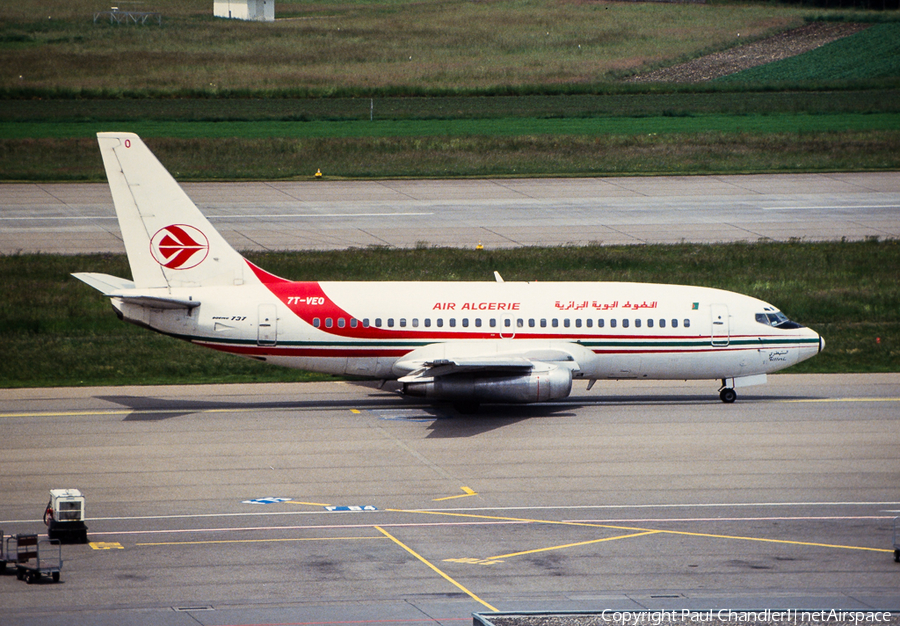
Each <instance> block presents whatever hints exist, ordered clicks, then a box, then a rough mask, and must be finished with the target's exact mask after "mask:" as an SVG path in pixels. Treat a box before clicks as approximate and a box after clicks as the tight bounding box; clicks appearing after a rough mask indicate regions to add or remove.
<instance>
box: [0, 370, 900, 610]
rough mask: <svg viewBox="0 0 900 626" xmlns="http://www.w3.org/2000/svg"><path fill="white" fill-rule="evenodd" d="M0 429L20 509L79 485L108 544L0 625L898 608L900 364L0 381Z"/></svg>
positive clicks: (17, 604)
mask: <svg viewBox="0 0 900 626" xmlns="http://www.w3.org/2000/svg"><path fill="white" fill-rule="evenodd" d="M0 433H2V437H0V441H2V445H3V451H2V455H0V468H2V476H3V480H2V482H0V528H3V529H4V530H5V531H6V533H16V532H27V531H38V530H40V529H41V528H42V527H43V525H42V523H41V522H40V515H41V513H42V512H43V507H44V504H45V503H46V501H47V499H48V497H49V496H48V490H49V489H51V488H59V487H69V488H79V489H81V490H82V491H83V492H84V493H85V495H86V498H87V515H88V522H87V523H88V527H89V539H90V541H91V542H92V543H91V544H90V545H67V546H64V552H63V556H64V559H65V565H64V568H63V571H62V582H61V583H60V584H52V583H47V584H40V585H26V584H25V583H24V582H19V581H17V580H16V579H15V576H11V575H7V576H5V577H2V578H0V607H2V609H0V615H2V617H0V621H2V623H4V624H7V623H8V624H17V625H24V626H30V625H41V626H45V625H57V624H59V625H63V624H76V623H78V624H94V625H107V624H109V625H112V624H117V625H119V624H141V625H163V626H169V625H177V626H180V625H187V624H204V625H207V624H208V625H210V626H215V625H224V624H335V623H341V624H348V623H353V624H365V623H377V624H392V625H393V624H403V625H405V624H410V625H412V624H424V623H434V624H467V623H471V617H470V615H471V613H472V612H476V611H487V610H488V609H489V608H496V609H500V610H528V609H531V610H551V609H552V610H565V609H568V610H586V609H603V608H611V609H620V610H621V609H624V610H635V609H640V608H652V609H683V608H695V609H709V608H716V609H718V608H737V609H759V608H820V607H825V608H847V609H885V610H893V611H900V585H898V581H900V564H898V563H894V561H893V558H892V539H891V526H892V520H893V518H894V517H895V516H897V515H900V491H898V486H900V462H898V452H897V451H898V449H900V375H897V374H879V375H778V376H772V377H770V382H769V384H768V385H766V386H761V387H752V388H748V389H742V390H741V394H740V398H739V399H738V402H737V403H735V404H733V405H725V404H722V403H721V402H719V400H718V398H717V394H716V384H715V383H714V382H711V381H710V382H653V383H650V382H634V383H626V382H621V383H619V382H606V383H598V384H597V385H596V386H595V387H594V389H593V390H592V391H591V392H587V391H586V390H585V387H584V385H583V384H579V385H577V387H576V389H575V392H574V393H573V396H572V397H571V398H569V399H567V400H566V401H563V402H557V403H553V404H548V405H542V406H530V407H486V409H485V411H484V412H483V413H482V414H480V415H459V414H456V413H455V412H453V411H452V410H450V409H445V408H441V407H437V408H435V407H428V406H426V405H422V404H418V403H415V402H409V401H408V400H406V399H403V398H400V397H398V396H396V395H394V394H393V393H391V392H390V391H387V390H379V389H377V388H375V387H374V386H371V385H368V384H354V383H316V384H281V385H224V386H194V387H187V386H184V387H107V388H85V389H25V390H0ZM265 498H272V499H275V500H270V501H267V500H263V499H265ZM278 499H284V500H278ZM254 500H257V501H258V503H252V502H251V501H254ZM264 502H269V503H264ZM327 506H338V507H359V509H358V510H355V511H353V510H351V511H346V510H344V511H341V510H336V511H331V510H328V509H327V508H326V507H327Z"/></svg>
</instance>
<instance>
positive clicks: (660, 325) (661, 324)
mask: <svg viewBox="0 0 900 626" xmlns="http://www.w3.org/2000/svg"><path fill="white" fill-rule="evenodd" d="M659 327H660V328H665V327H666V320H659Z"/></svg>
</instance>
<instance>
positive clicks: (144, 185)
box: [97, 133, 257, 289]
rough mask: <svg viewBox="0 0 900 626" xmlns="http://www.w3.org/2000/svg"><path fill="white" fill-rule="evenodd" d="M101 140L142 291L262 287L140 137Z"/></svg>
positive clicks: (102, 137) (106, 136)
mask: <svg viewBox="0 0 900 626" xmlns="http://www.w3.org/2000/svg"><path fill="white" fill-rule="evenodd" d="M97 140H98V142H99V143H100V153H101V154H102V155H103V166H104V167H105V168H106V177H107V179H108V180H109V189H110V191H111V192H112V197H113V203H114V204H115V206H116V215H117V216H118V218H119V227H120V228H121V229H122V238H123V240H124V242H125V251H126V252H127V254H128V263H129V264H130V265H131V274H132V277H133V278H134V283H135V287H136V288H138V289H144V288H165V287H201V286H203V287H206V286H217V285H222V286H225V285H241V284H243V283H244V282H245V281H252V282H257V279H256V278H255V276H254V275H253V273H252V271H251V270H250V268H249V266H248V265H247V263H246V261H245V260H244V258H243V257H242V256H241V255H240V254H239V253H238V252H237V251H236V250H235V249H234V248H232V247H231V246H230V245H229V244H228V242H226V241H225V239H223V238H222V236H221V235H220V234H219V233H218V231H216V229H214V228H213V227H212V224H210V223H209V221H208V220H207V219H206V218H205V217H204V216H203V214H202V213H200V210H199V209H198V208H197V206H196V205H195V204H194V203H193V202H192V201H191V199H190V198H189V197H188V196H187V194H185V193H184V190H183V189H182V188H181V187H180V186H179V185H178V183H177V182H175V179H174V178H172V176H171V175H170V174H169V172H168V171H166V168H165V167H163V165H162V163H160V162H159V161H158V160H157V158H156V157H155V156H154V155H153V153H152V152H150V149H149V148H147V146H146V145H145V144H144V142H143V141H141V138H140V137H138V136H137V135H135V134H133V133H97Z"/></svg>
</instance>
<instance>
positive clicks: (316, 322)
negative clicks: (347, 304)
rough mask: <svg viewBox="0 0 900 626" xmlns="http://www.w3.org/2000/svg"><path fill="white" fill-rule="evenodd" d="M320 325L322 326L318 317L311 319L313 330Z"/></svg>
mask: <svg viewBox="0 0 900 626" xmlns="http://www.w3.org/2000/svg"><path fill="white" fill-rule="evenodd" d="M321 325H322V320H320V319H319V318H318V317H314V318H313V328H318V327H319V326H321Z"/></svg>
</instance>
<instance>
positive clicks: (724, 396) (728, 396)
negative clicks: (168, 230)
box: [719, 388, 737, 404]
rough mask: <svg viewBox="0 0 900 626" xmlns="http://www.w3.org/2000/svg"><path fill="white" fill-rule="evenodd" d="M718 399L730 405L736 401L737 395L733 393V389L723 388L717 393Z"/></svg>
mask: <svg viewBox="0 0 900 626" xmlns="http://www.w3.org/2000/svg"><path fill="white" fill-rule="evenodd" d="M719 398H720V399H721V400H722V402H724V403H725V404H731V403H732V402H734V401H735V400H737V393H736V392H735V391H734V389H729V388H725V389H723V390H722V391H720V392H719Z"/></svg>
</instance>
